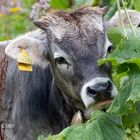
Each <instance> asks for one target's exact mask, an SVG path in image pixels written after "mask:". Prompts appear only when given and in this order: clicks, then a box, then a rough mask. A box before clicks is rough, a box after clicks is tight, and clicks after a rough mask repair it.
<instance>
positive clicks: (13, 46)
mask: <svg viewBox="0 0 140 140" xmlns="http://www.w3.org/2000/svg"><path fill="white" fill-rule="evenodd" d="M22 49H25V50H26V51H27V53H28V54H29V56H30V58H31V61H32V64H33V65H39V66H40V67H43V68H46V67H47V65H48V61H47V60H46V57H45V54H46V53H47V49H46V47H45V45H44V44H43V42H42V41H41V40H37V39H35V38H32V37H29V36H26V35H25V36H21V37H19V38H17V39H14V40H13V41H12V42H11V43H10V44H8V46H7V47H6V48H5V53H6V54H7V55H8V56H9V57H10V58H13V59H15V60H16V61H18V56H19V55H20V54H21V50H22Z"/></svg>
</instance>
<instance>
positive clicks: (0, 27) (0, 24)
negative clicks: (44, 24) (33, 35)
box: [0, 0, 35, 41]
mask: <svg viewBox="0 0 140 140" xmlns="http://www.w3.org/2000/svg"><path fill="white" fill-rule="evenodd" d="M34 2H35V0H22V2H21V3H22V7H21V8H22V10H21V12H19V13H13V14H10V15H5V16H3V17H0V41H2V40H7V39H11V38H14V37H16V36H18V35H20V34H23V33H25V32H28V31H30V30H32V29H34V28H35V26H34V25H33V23H32V21H30V19H29V14H30V11H31V6H32V4H33V3H34Z"/></svg>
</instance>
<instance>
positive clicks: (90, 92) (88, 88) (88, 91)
mask: <svg viewBox="0 0 140 140" xmlns="http://www.w3.org/2000/svg"><path fill="white" fill-rule="evenodd" d="M96 94H97V92H96V90H95V89H93V88H91V87H87V95H90V96H95V95H96Z"/></svg>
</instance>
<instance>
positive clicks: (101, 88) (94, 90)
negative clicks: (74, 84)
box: [86, 80, 112, 97]
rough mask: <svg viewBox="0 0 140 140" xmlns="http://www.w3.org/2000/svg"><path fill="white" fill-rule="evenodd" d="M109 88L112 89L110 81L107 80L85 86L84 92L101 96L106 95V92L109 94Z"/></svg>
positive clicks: (93, 95)
mask: <svg viewBox="0 0 140 140" xmlns="http://www.w3.org/2000/svg"><path fill="white" fill-rule="evenodd" d="M111 90H112V82H111V81H110V80H108V81H106V82H101V83H97V84H95V85H93V86H89V87H87V89H86V93H87V95H89V96H91V97H95V96H103V95H105V96H106V94H108V95H109V93H110V91H111ZM101 94H103V95H101Z"/></svg>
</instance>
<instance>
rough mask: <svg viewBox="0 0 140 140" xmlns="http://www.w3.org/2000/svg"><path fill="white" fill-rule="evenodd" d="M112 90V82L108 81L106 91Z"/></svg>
mask: <svg viewBox="0 0 140 140" xmlns="http://www.w3.org/2000/svg"><path fill="white" fill-rule="evenodd" d="M111 89H112V82H111V81H110V80H109V81H108V82H107V90H111Z"/></svg>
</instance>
